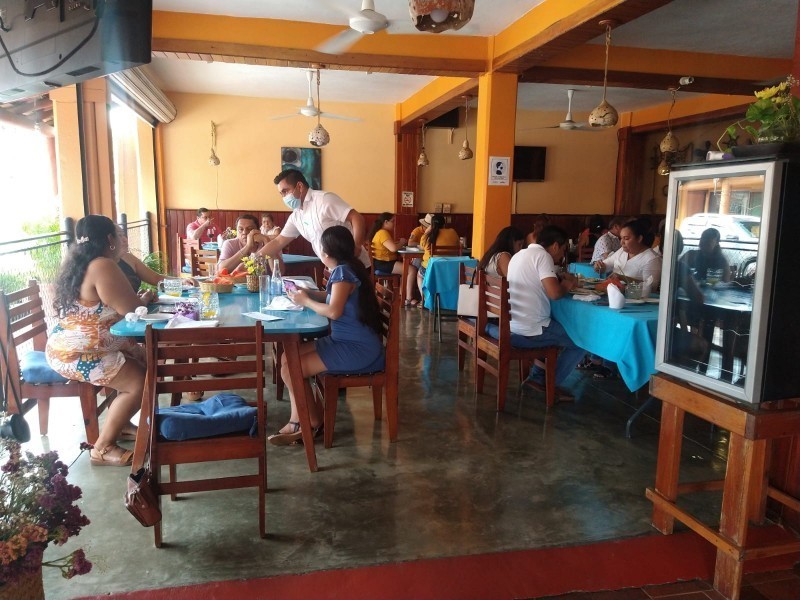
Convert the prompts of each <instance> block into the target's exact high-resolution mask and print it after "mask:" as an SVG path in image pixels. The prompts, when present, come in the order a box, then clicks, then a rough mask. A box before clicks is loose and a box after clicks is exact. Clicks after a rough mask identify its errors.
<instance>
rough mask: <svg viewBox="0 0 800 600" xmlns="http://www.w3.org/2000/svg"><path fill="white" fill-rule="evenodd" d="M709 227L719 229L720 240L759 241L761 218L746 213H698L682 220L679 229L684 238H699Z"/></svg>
mask: <svg viewBox="0 0 800 600" xmlns="http://www.w3.org/2000/svg"><path fill="white" fill-rule="evenodd" d="M709 228H713V229H717V230H718V231H719V238H720V242H752V243H758V236H759V234H760V230H761V219H760V218H759V217H749V216H746V215H721V214H718V213H697V214H694V215H692V216H691V217H686V218H685V219H684V220H683V221H681V226H680V228H679V231H680V232H681V235H682V236H683V239H684V240H688V239H699V238H700V236H701V235H702V233H703V232H704V231H705V230H706V229H709Z"/></svg>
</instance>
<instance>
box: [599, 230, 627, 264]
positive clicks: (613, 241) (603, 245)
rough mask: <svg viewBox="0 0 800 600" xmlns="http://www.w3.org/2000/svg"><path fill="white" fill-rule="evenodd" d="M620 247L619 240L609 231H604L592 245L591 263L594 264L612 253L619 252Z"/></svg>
mask: <svg viewBox="0 0 800 600" xmlns="http://www.w3.org/2000/svg"><path fill="white" fill-rule="evenodd" d="M620 245H621V243H620V241H619V238H618V237H617V236H615V235H614V234H613V233H611V232H610V231H606V232H605V233H604V234H603V235H601V236H600V238H599V239H598V240H597V241H596V242H595V243H594V252H593V253H592V262H593V263H596V262H597V261H598V260H603V259H604V258H605V257H606V256H608V255H609V254H611V253H612V252H616V251H617V250H619V248H620Z"/></svg>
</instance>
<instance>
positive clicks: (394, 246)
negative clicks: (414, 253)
mask: <svg viewBox="0 0 800 600" xmlns="http://www.w3.org/2000/svg"><path fill="white" fill-rule="evenodd" d="M383 245H384V246H385V247H386V249H387V250H389V252H397V251H398V250H401V249H402V248H403V246H405V245H406V239H405V238H400V239H399V240H397V241H395V240H386V241H385V242H383Z"/></svg>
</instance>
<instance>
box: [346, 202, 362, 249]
mask: <svg viewBox="0 0 800 600" xmlns="http://www.w3.org/2000/svg"><path fill="white" fill-rule="evenodd" d="M346 220H347V222H348V223H350V227H352V229H353V240H355V242H356V248H360V247H361V246H363V245H364V239H365V238H366V236H367V226H366V224H365V222H364V217H363V215H362V214H361V213H360V212H358V211H357V210H356V209H351V210H350V212H349V213H347V219H346Z"/></svg>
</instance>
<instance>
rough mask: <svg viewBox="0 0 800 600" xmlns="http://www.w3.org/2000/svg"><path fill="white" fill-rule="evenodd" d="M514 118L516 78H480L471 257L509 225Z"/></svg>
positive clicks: (508, 75)
mask: <svg viewBox="0 0 800 600" xmlns="http://www.w3.org/2000/svg"><path fill="white" fill-rule="evenodd" d="M516 118H517V76H516V75H515V74H513V73H486V74H484V75H481V76H480V78H479V79H478V122H477V129H478V132H477V141H476V149H475V159H474V160H475V196H474V199H473V204H474V206H473V217H472V218H473V222H472V240H471V242H472V255H473V256H475V257H477V258H480V257H481V256H482V255H483V253H484V251H485V250H486V248H488V247H489V246H490V245H491V243H492V242H493V241H494V239H495V237H497V234H498V232H499V231H500V230H501V229H502V228H503V227H507V226H508V225H510V224H511V205H512V196H513V194H512V178H511V169H512V168H513V164H512V161H513V156H514V127H515V124H516ZM490 163H491V164H490ZM503 172H504V173H503ZM503 175H505V177H503Z"/></svg>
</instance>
